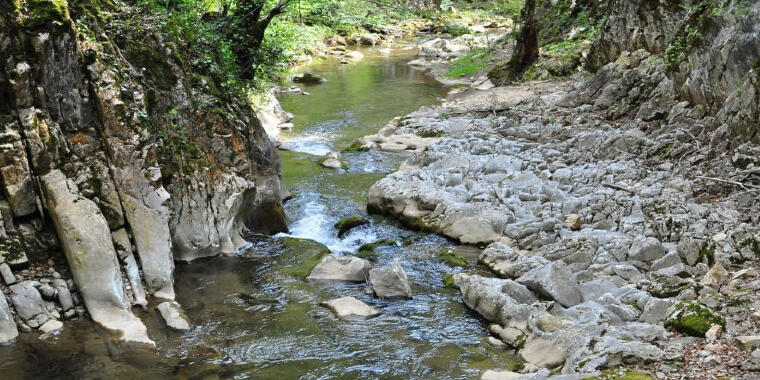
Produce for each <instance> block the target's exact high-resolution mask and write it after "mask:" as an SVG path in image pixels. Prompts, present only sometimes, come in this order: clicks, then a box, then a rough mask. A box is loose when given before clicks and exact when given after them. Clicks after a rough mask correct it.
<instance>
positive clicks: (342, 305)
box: [321, 297, 380, 320]
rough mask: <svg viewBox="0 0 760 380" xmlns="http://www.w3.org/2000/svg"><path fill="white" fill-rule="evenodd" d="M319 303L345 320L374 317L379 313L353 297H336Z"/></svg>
mask: <svg viewBox="0 0 760 380" xmlns="http://www.w3.org/2000/svg"><path fill="white" fill-rule="evenodd" d="M321 305H322V306H325V307H327V308H328V309H330V310H331V311H332V312H333V313H335V315H336V316H338V318H340V319H345V320H351V319H356V318H368V317H374V316H376V315H378V314H380V312H379V311H377V310H375V309H374V308H373V307H371V306H369V305H367V304H366V303H364V302H362V301H359V300H358V299H356V298H354V297H343V298H336V299H334V300H330V301H327V302H322V304H321Z"/></svg>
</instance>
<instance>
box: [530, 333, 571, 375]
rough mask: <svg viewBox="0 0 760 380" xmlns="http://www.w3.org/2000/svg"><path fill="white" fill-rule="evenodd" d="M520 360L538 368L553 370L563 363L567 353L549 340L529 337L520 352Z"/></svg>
mask: <svg viewBox="0 0 760 380" xmlns="http://www.w3.org/2000/svg"><path fill="white" fill-rule="evenodd" d="M520 359H522V360H524V361H526V362H528V363H531V364H534V365H536V366H539V367H544V368H554V367H557V366H560V365H562V364H563V363H564V362H565V359H567V353H566V352H565V350H564V349H563V348H562V346H560V345H558V344H555V343H554V342H552V341H550V340H547V339H543V338H537V337H530V338H528V340H527V341H526V342H525V346H524V347H523V348H522V349H521V350H520Z"/></svg>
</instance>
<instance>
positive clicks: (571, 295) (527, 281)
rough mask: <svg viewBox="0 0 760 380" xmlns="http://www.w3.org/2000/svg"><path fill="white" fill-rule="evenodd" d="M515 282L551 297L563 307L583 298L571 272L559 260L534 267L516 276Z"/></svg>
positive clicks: (572, 304)
mask: <svg viewBox="0 0 760 380" xmlns="http://www.w3.org/2000/svg"><path fill="white" fill-rule="evenodd" d="M517 282H519V283H521V284H523V285H525V286H526V287H528V289H530V290H532V291H534V292H536V294H539V295H540V296H542V297H547V298H550V299H553V300H555V301H557V302H559V303H560V304H561V305H562V306H565V307H571V306H575V305H577V304H579V303H581V301H582V300H583V298H582V295H581V291H580V288H579V287H578V283H577V282H575V280H574V279H573V274H572V273H571V272H570V270H569V269H568V268H567V266H566V265H565V264H564V263H562V262H560V261H555V262H552V263H550V264H548V265H545V266H544V267H542V268H537V269H534V270H532V271H530V272H528V273H526V274H524V275H523V276H522V277H520V278H518V279H517Z"/></svg>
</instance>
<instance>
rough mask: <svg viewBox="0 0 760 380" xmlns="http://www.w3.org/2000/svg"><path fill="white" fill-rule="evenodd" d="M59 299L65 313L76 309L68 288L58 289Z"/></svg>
mask: <svg viewBox="0 0 760 380" xmlns="http://www.w3.org/2000/svg"><path fill="white" fill-rule="evenodd" d="M57 297H58V303H59V304H60V305H61V309H63V311H67V310H70V309H73V308H74V300H73V299H72V298H71V292H70V291H69V289H68V288H58V293H57Z"/></svg>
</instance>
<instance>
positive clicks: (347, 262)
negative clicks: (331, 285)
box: [307, 255, 372, 282]
mask: <svg viewBox="0 0 760 380" xmlns="http://www.w3.org/2000/svg"><path fill="white" fill-rule="evenodd" d="M371 267H372V265H371V264H370V263H369V261H367V260H364V259H360V258H358V257H352V256H336V255H328V256H325V257H324V258H323V259H322V261H320V262H319V264H317V265H316V266H315V267H314V269H312V270H311V274H309V277H307V279H308V280H336V281H357V282H360V281H365V280H366V279H367V275H369V270H370V268H371Z"/></svg>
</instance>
